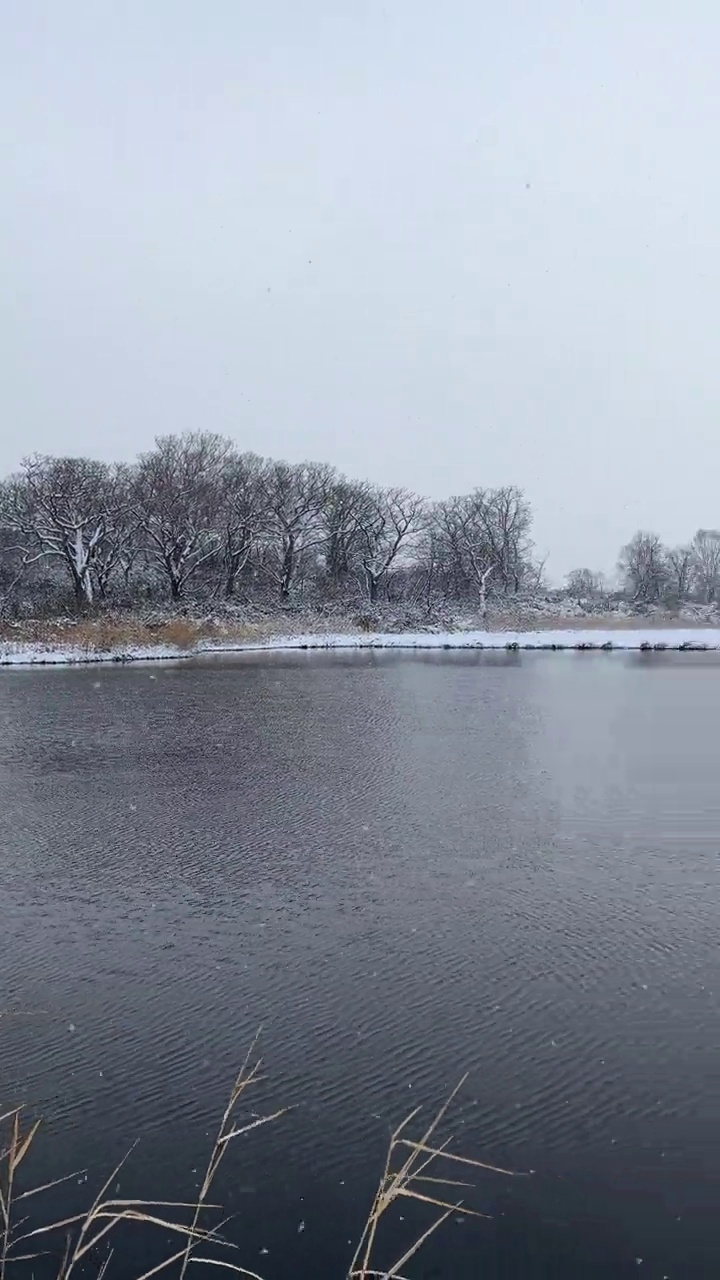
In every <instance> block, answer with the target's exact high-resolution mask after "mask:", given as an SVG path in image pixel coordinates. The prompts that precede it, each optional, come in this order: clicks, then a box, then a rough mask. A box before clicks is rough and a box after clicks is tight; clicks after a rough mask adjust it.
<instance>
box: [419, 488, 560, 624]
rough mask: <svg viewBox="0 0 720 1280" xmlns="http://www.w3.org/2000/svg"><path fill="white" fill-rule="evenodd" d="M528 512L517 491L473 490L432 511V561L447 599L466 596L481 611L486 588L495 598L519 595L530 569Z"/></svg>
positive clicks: (531, 574)
mask: <svg viewBox="0 0 720 1280" xmlns="http://www.w3.org/2000/svg"><path fill="white" fill-rule="evenodd" d="M531 524H532V513H531V511H530V507H529V504H528V502H527V500H526V498H525V496H524V494H523V493H522V491H521V490H520V489H517V488H515V486H512V485H511V486H507V487H506V488H503V489H474V490H473V492H472V493H468V494H464V495H462V496H460V497H455V498H450V499H448V501H446V502H439V503H437V504H436V506H435V508H434V509H433V518H432V527H433V535H434V537H433V556H434V564H435V566H436V573H437V574H438V576H441V577H444V578H445V582H446V592H447V594H449V595H472V596H475V598H476V599H477V601H478V603H479V605H480V608H481V610H483V611H484V610H485V605H486V597H487V592H488V589H489V587H492V589H493V591H494V592H496V593H498V594H505V593H508V592H511V593H516V592H518V591H520V590H521V589H522V588H523V586H524V583H525V581H526V579H527V577H528V576H529V577H530V578H531V580H532V579H533V578H534V579H535V581H539V579H540V577H541V575H542V566H536V567H535V572H533V568H532V560H531V550H532V542H531V540H530V528H531Z"/></svg>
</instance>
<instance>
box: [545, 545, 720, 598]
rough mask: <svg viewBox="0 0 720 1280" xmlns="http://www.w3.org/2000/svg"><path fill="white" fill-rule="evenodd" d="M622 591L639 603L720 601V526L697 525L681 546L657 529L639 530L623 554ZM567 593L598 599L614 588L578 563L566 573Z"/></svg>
mask: <svg viewBox="0 0 720 1280" xmlns="http://www.w3.org/2000/svg"><path fill="white" fill-rule="evenodd" d="M617 567H618V573H619V575H620V594H622V595H623V596H624V597H625V598H626V599H627V600H629V601H630V602H631V603H632V604H636V605H665V606H667V607H671V608H672V607H676V606H678V605H682V604H686V603H689V602H691V601H692V602H696V603H698V604H717V603H718V602H720V530H718V529H698V531H697V533H696V534H695V536H694V537H693V538H692V539H691V540H690V541H689V542H685V543H682V544H681V545H680V546H677V547H668V546H665V544H664V543H663V542H662V540H661V539H660V537H659V536H658V534H656V533H647V532H644V531H642V530H640V531H639V532H638V533H636V534H635V536H634V537H633V538H631V539H630V541H629V542H628V543H626V545H625V546H624V547H623V548H622V550H621V552H620V556H619V558H618V565H617ZM566 585H567V591H568V594H569V595H571V596H573V597H574V598H576V599H581V600H582V599H585V600H593V599H598V598H599V597H601V596H603V595H607V594H609V590H608V586H607V584H606V582H605V579H604V578H603V575H602V574H600V573H594V572H593V571H592V570H591V569H574V570H573V572H572V573H570V574H569V575H568V577H567V583H566Z"/></svg>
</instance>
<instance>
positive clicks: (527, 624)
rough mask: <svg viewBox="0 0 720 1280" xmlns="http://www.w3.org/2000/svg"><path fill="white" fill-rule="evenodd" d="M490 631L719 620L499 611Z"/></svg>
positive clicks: (670, 625)
mask: <svg viewBox="0 0 720 1280" xmlns="http://www.w3.org/2000/svg"><path fill="white" fill-rule="evenodd" d="M486 626H487V630H488V631H656V630H660V629H663V630H681V629H682V630H685V631H687V630H692V631H694V630H698V631H701V630H703V629H705V628H709V627H717V622H708V621H707V619H701V618H680V617H678V615H677V614H676V613H651V614H648V615H647V616H644V615H642V614H637V615H634V616H631V617H630V616H628V615H627V614H621V613H594V614H590V615H589V616H588V617H586V618H581V617H577V616H576V615H575V614H572V615H570V616H569V617H567V618H564V617H543V616H542V615H540V616H538V615H537V614H527V615H523V614H512V615H511V614H495V615H493V616H492V617H490V618H488V620H487V623H486Z"/></svg>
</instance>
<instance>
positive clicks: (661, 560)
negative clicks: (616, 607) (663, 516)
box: [618, 531, 668, 604]
mask: <svg viewBox="0 0 720 1280" xmlns="http://www.w3.org/2000/svg"><path fill="white" fill-rule="evenodd" d="M618 569H619V570H620V572H621V573H622V575H623V578H624V581H625V587H626V590H627V592H628V594H629V595H630V598H631V599H632V600H633V601H635V602H636V603H640V604H655V603H657V602H658V601H659V600H661V599H662V596H663V592H664V591H665V588H666V586H667V582H668V562H667V555H666V552H665V548H664V546H663V544H662V542H661V541H660V539H659V537H658V536H657V534H656V533H644V532H642V531H640V532H638V533H636V534H635V537H634V538H632V539H631V540H630V542H628V543H627V545H626V546H624V547H623V549H622V551H621V552H620V558H619V560H618Z"/></svg>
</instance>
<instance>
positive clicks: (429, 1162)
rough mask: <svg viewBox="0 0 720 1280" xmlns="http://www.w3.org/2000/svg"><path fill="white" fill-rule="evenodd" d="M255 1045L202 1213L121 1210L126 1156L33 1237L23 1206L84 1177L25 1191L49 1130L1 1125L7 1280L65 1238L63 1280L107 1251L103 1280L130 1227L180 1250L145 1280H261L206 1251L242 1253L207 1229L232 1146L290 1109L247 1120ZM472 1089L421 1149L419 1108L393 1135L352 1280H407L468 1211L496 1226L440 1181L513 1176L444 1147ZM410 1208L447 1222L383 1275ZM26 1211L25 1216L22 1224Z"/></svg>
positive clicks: (0, 1253)
mask: <svg viewBox="0 0 720 1280" xmlns="http://www.w3.org/2000/svg"><path fill="white" fill-rule="evenodd" d="M256 1043H257V1037H256V1038H255V1041H254V1042H253V1044H252V1045H251V1048H250V1051H249V1052H248V1055H247V1057H246V1059H245V1062H244V1063H243V1066H242V1068H241V1070H240V1072H239V1073H238V1076H237V1078H236V1080H235V1083H234V1085H233V1088H232V1090H231V1093H230V1097H229V1099H228V1103H227V1106H226V1108H225V1111H224V1113H223V1116H222V1119H221V1121H220V1125H219V1128H218V1132H217V1136H216V1138H215V1142H214V1144H213V1147H212V1150H211V1153H210V1157H209V1160H208V1163H207V1167H206V1170H205V1175H204V1178H203V1181H202V1185H201V1188H200V1192H199V1194H198V1198H197V1201H196V1202H195V1203H194V1204H183V1203H179V1202H176V1201H150V1200H120V1199H117V1198H115V1197H113V1196H110V1195H109V1194H108V1192H109V1188H110V1187H111V1185H112V1184H113V1182H114V1181H115V1180H116V1178H117V1176H118V1174H119V1172H120V1170H121V1168H122V1167H123V1165H124V1163H125V1160H126V1159H127V1156H125V1157H124V1158H123V1160H121V1162H120V1164H118V1165H117V1166H116V1168H115V1169H113V1171H112V1173H111V1174H110V1176H109V1177H108V1178H107V1179H106V1180H105V1182H104V1183H103V1185H102V1187H101V1188H100V1190H99V1192H98V1194H97V1195H96V1196H95V1199H94V1200H93V1202H92V1204H91V1205H90V1208H89V1209H88V1210H86V1211H85V1212H84V1213H79V1214H75V1215H72V1216H71V1217H68V1218H64V1219H62V1220H61V1221H59V1222H51V1223H48V1224H47V1225H44V1226H39V1227H35V1228H32V1229H29V1230H28V1229H27V1227H28V1219H27V1217H25V1218H23V1217H21V1216H20V1215H19V1213H18V1206H24V1203H25V1202H26V1201H28V1200H30V1199H31V1198H32V1197H35V1196H39V1195H41V1194H42V1193H43V1192H47V1191H49V1190H51V1189H52V1188H53V1187H56V1186H58V1185H59V1184H60V1183H62V1182H65V1181H68V1180H69V1179H73V1178H77V1176H78V1174H77V1172H75V1173H72V1174H70V1175H68V1178H61V1179H58V1180H57V1181H54V1182H50V1183H46V1184H44V1185H42V1186H38V1187H32V1188H31V1189H29V1190H25V1191H20V1190H19V1189H18V1174H19V1172H20V1169H21V1166H22V1165H23V1163H24V1161H25V1159H26V1157H27V1155H28V1153H29V1151H30V1149H31V1147H32V1145H33V1142H34V1140H35V1137H36V1135H37V1132H38V1129H39V1126H40V1122H39V1121H35V1122H34V1123H32V1124H28V1125H25V1124H24V1123H23V1114H22V1109H21V1108H15V1109H14V1110H11V1111H9V1112H7V1113H6V1114H5V1115H0V1280H9V1277H10V1273H11V1271H12V1269H13V1267H14V1265H15V1264H17V1263H32V1262H33V1261H34V1260H36V1259H39V1258H41V1257H45V1258H47V1257H52V1256H53V1249H52V1242H53V1240H57V1238H58V1234H59V1233H60V1234H61V1236H62V1238H64V1249H63V1251H62V1254H61V1256H60V1260H59V1262H58V1266H57V1271H56V1280H71V1277H74V1276H77V1275H78V1274H79V1272H80V1270H81V1264H82V1263H83V1260H87V1259H88V1256H89V1255H93V1254H94V1252H95V1250H96V1249H97V1246H98V1245H100V1244H101V1243H104V1244H105V1245H106V1246H107V1248H108V1250H109V1252H108V1253H107V1255H106V1257H105V1261H104V1262H103V1264H102V1267H101V1268H100V1272H99V1280H103V1278H104V1276H105V1273H106V1272H107V1270H108V1268H109V1265H110V1263H111V1260H112V1247H111V1246H112V1233H113V1231H114V1230H115V1229H116V1228H117V1227H118V1226H120V1225H121V1224H132V1223H140V1224H143V1225H144V1226H154V1227H157V1228H159V1229H160V1230H162V1231H164V1232H166V1233H169V1234H170V1237H171V1238H172V1237H174V1238H175V1239H176V1241H177V1247H176V1248H175V1247H172V1248H171V1249H170V1252H169V1253H168V1255H167V1257H165V1258H164V1259H163V1260H162V1261H161V1262H159V1263H157V1264H155V1265H154V1266H152V1267H151V1268H150V1269H149V1270H147V1271H145V1272H144V1273H142V1274H141V1275H139V1276H138V1277H137V1280H151V1277H153V1276H155V1275H158V1274H159V1273H160V1272H163V1271H165V1270H166V1269H167V1268H169V1267H174V1268H175V1271H176V1274H178V1275H179V1280H187V1274H188V1271H189V1268H190V1267H191V1266H206V1267H211V1266H212V1267H222V1268H224V1269H225V1270H226V1271H231V1272H233V1273H234V1274H235V1275H239V1276H245V1277H247V1278H248V1280H262V1278H261V1277H260V1276H258V1274H257V1273H256V1272H255V1271H251V1270H249V1269H248V1268H246V1267H243V1266H242V1265H241V1264H240V1263H239V1262H236V1261H234V1260H231V1259H230V1258H225V1257H222V1256H221V1257H209V1256H208V1255H207V1252H204V1251H203V1249H204V1248H205V1250H206V1249H207V1246H213V1247H216V1248H217V1247H218V1246H220V1247H221V1249H222V1251H223V1252H224V1251H225V1250H232V1249H233V1248H234V1246H232V1245H230V1244H229V1243H228V1241H227V1240H225V1239H223V1238H222V1237H221V1236H220V1234H219V1232H220V1227H221V1226H223V1225H224V1224H223V1223H220V1225H219V1226H215V1227H208V1226H206V1225H205V1223H206V1221H207V1217H208V1215H209V1214H210V1213H211V1212H212V1211H215V1212H217V1211H218V1210H219V1206H218V1205H216V1204H213V1203H211V1199H210V1197H211V1192H212V1187H213V1184H214V1182H215V1179H216V1176H217V1173H218V1170H219V1168H220V1165H221V1164H222V1161H223V1159H224V1156H225V1153H226V1152H227V1150H228V1147H229V1145H230V1143H231V1142H232V1141H234V1139H236V1138H238V1137H240V1136H241V1135H242V1134H246V1133H249V1132H250V1130H251V1129H256V1128H258V1127H259V1126H261V1125H264V1124H268V1123H269V1122H271V1121H274V1120H277V1119H279V1117H280V1116H282V1115H283V1114H284V1110H285V1109H281V1110H279V1111H274V1112H272V1113H271V1114H269V1115H260V1116H259V1115H257V1114H255V1113H254V1112H253V1113H251V1116H252V1118H251V1119H249V1120H246V1121H243V1120H242V1118H241V1117H240V1115H239V1111H240V1106H241V1104H242V1102H243V1101H244V1100H245V1095H246V1093H247V1091H248V1090H250V1089H252V1088H253V1086H255V1085H256V1084H257V1083H258V1082H259V1081H260V1080H261V1079H262V1078H263V1077H262V1076H261V1074H260V1072H261V1066H262V1060H261V1059H259V1058H258V1059H257V1060H255V1061H254V1062H253V1061H252V1059H253V1057H254V1053H255V1048H256ZM463 1083H464V1079H463V1080H461V1082H460V1084H459V1085H458V1086H457V1088H456V1089H454V1090H453V1092H452V1094H451V1095H450V1097H449V1098H448V1099H447V1101H446V1102H445V1103H444V1104H443V1106H442V1107H441V1108H440V1110H439V1111H438V1112H437V1114H436V1115H435V1116H434V1118H433V1119H432V1121H431V1122H430V1124H429V1125H428V1126H427V1127H426V1128H425V1130H424V1132H423V1133H422V1135H421V1137H420V1138H419V1139H418V1140H417V1141H415V1140H412V1139H410V1138H408V1137H407V1136H406V1135H407V1129H408V1126H409V1124H410V1123H411V1121H412V1120H413V1119H415V1117H416V1116H417V1115H418V1112H419V1110H420V1108H416V1109H415V1110H414V1111H412V1112H411V1113H410V1115H409V1116H407V1117H406V1119H405V1120H404V1121H403V1122H402V1124H400V1125H399V1126H398V1128H397V1129H395V1131H394V1132H393V1133H392V1134H391V1137H390V1144H389V1147H388V1152H387V1157H386V1160H385V1167H384V1169H383V1173H382V1177H381V1179H380V1182H379V1184H378V1188H377V1191H376V1193H375V1197H374V1200H373V1203H372V1205H371V1208H370V1212H369V1214H368V1218H367V1221H366V1223H365V1226H364V1228H363V1232H362V1235H361V1237H360V1241H359V1243H358V1246H357V1249H356V1251H355V1254H354V1257H353V1260H352V1262H351V1264H350V1269H349V1271H348V1273H347V1276H346V1278H345V1280H378V1278H379V1277H382V1278H383V1280H407V1277H406V1276H405V1274H404V1270H403V1269H404V1268H405V1267H406V1266H407V1264H408V1263H409V1262H410V1261H411V1259H412V1258H413V1257H414V1256H415V1254H416V1253H417V1252H418V1250H419V1249H421V1248H422V1246H423V1244H424V1243H425V1241H426V1240H427V1239H428V1238H429V1236H431V1235H432V1234H433V1233H434V1232H435V1231H436V1230H437V1229H438V1228H439V1227H440V1226H441V1225H442V1224H443V1223H444V1222H445V1221H446V1219H447V1218H448V1217H449V1216H450V1215H451V1214H452V1213H454V1212H456V1211H457V1210H459V1209H461V1208H462V1210H463V1213H464V1214H469V1215H471V1216H473V1217H478V1218H482V1217H487V1215H486V1214H480V1213H477V1212H475V1211H474V1210H472V1209H467V1208H466V1207H464V1204H463V1199H462V1198H461V1197H458V1194H457V1193H458V1192H459V1191H464V1190H466V1189H467V1188H469V1187H470V1186H471V1185H472V1184H471V1183H469V1182H466V1181H462V1180H456V1179H453V1178H450V1177H447V1176H444V1175H442V1176H440V1175H436V1174H435V1173H434V1169H435V1167H436V1165H437V1162H438V1161H453V1162H455V1165H456V1166H461V1167H462V1169H464V1170H470V1169H481V1170H484V1171H489V1172H492V1173H497V1174H504V1175H507V1176H512V1175H511V1173H510V1170H507V1169H500V1168H497V1167H496V1166H494V1165H488V1164H483V1163H481V1162H480V1161H478V1160H471V1159H469V1158H467V1157H464V1156H460V1155H456V1154H455V1153H454V1152H451V1151H450V1150H449V1146H450V1143H451V1141H452V1139H451V1138H447V1139H445V1140H444V1141H443V1142H441V1143H440V1144H439V1145H435V1135H436V1133H437V1129H438V1126H439V1125H440V1123H441V1121H442V1120H443V1119H444V1117H445V1115H446V1113H447V1110H448V1108H449V1106H450V1104H451V1103H452V1101H453V1100H454V1098H455V1096H456V1095H457V1092H458V1090H459V1089H460V1087H461V1086H462V1084H463ZM131 1150H132V1148H131ZM129 1154H130V1153H129V1152H128V1155H129ZM407 1200H413V1201H416V1202H419V1203H420V1204H421V1205H423V1206H425V1205H431V1206H432V1207H433V1208H435V1209H436V1210H437V1209H439V1210H440V1212H439V1214H436V1215H435V1217H434V1218H433V1220H432V1221H431V1222H430V1224H429V1226H427V1227H426V1228H425V1229H423V1230H421V1232H420V1234H418V1235H417V1237H416V1238H415V1240H414V1242H413V1243H412V1244H411V1245H410V1246H409V1247H408V1248H406V1249H404V1250H403V1252H402V1254H401V1255H400V1256H399V1257H398V1258H396V1259H395V1261H394V1262H391V1263H390V1264H389V1265H387V1264H384V1265H383V1266H382V1267H379V1265H378V1262H377V1258H376V1254H377V1236H378V1227H379V1226H380V1223H381V1221H382V1220H383V1219H384V1218H385V1215H386V1214H387V1213H388V1212H389V1211H390V1210H391V1209H392V1208H393V1206H395V1205H397V1204H399V1203H402V1202H403V1201H407ZM22 1211H23V1210H22V1208H20V1214H21V1213H22ZM55 1252H57V1250H56V1251H55ZM95 1256H96V1255H95ZM288 1280H289V1278H288Z"/></svg>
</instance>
